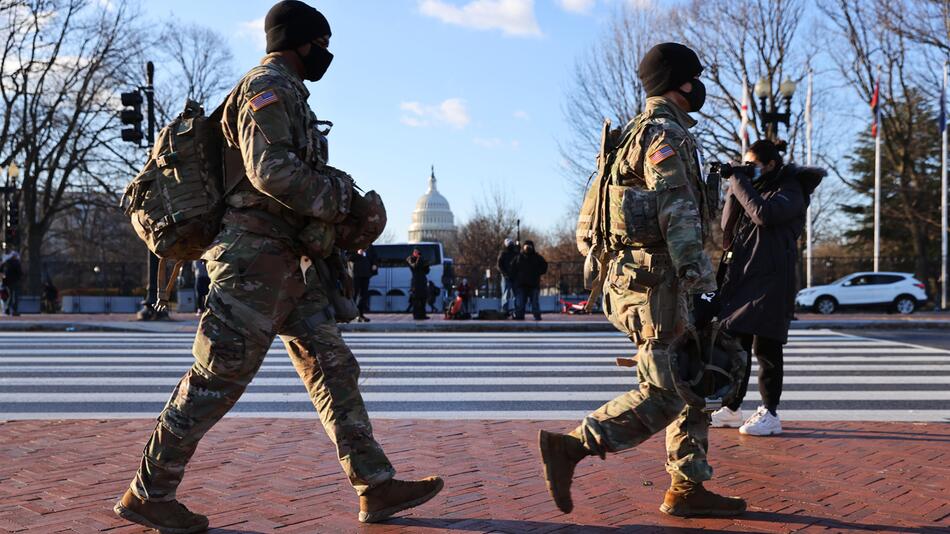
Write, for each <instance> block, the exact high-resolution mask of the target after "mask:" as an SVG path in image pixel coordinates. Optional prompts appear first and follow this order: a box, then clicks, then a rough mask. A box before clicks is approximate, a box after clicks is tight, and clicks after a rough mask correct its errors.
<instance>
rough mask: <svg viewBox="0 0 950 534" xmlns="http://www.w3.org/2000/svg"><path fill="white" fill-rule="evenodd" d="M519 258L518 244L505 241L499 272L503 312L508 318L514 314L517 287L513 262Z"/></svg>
mask: <svg viewBox="0 0 950 534" xmlns="http://www.w3.org/2000/svg"><path fill="white" fill-rule="evenodd" d="M516 257H518V244H517V243H515V242H514V241H512V240H511V239H505V248H503V249H502V251H501V253H500V254H498V262H497V267H498V272H500V273H501V312H502V313H504V314H505V316H506V317H510V316H512V315H513V314H514V310H515V285H514V281H513V280H512V273H511V262H512V261H514V259H515V258H516Z"/></svg>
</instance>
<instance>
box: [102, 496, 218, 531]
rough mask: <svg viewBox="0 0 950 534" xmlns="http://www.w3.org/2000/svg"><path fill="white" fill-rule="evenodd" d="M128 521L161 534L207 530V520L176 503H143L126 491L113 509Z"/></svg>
mask: <svg viewBox="0 0 950 534" xmlns="http://www.w3.org/2000/svg"><path fill="white" fill-rule="evenodd" d="M113 510H114V511H115V513H116V514H117V515H118V516H119V517H121V518H123V519H126V520H128V521H131V522H133V523H138V524H140V525H144V526H146V527H148V528H154V529H155V530H157V531H159V532H161V533H162V534H191V533H192V532H204V531H206V530H208V518H207V517H205V516H203V515H200V514H195V513H192V512H191V511H190V510H188V509H187V508H185V505H184V504H182V503H180V502H178V501H167V502H159V501H143V500H142V499H139V498H138V497H136V496H135V494H134V493H132V490H126V492H125V495H123V496H122V499H120V500H119V502H117V503H116V504H115V508H113Z"/></svg>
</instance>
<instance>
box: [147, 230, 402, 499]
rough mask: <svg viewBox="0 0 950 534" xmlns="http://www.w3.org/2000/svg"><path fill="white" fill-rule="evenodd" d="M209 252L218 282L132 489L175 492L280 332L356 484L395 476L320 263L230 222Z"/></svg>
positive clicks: (362, 487) (153, 494)
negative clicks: (303, 262) (305, 262)
mask: <svg viewBox="0 0 950 534" xmlns="http://www.w3.org/2000/svg"><path fill="white" fill-rule="evenodd" d="M205 259H207V260H208V274H209V275H210V277H211V289H210V293H209V295H208V310H207V311H206V312H205V313H204V315H203V316H202V317H201V321H200V323H199V324H198V333H197V335H196V336H195V343H194V348H193V353H194V357H195V362H194V364H193V365H192V367H191V369H190V370H189V371H188V372H187V373H186V374H185V376H184V377H183V378H182V379H181V381H180V382H179V383H178V386H177V387H176V388H175V391H174V392H173V393H172V396H171V398H170V399H169V401H168V403H167V404H166V406H165V409H164V410H163V411H162V413H161V415H159V417H158V424H157V425H156V427H155V430H154V432H153V433H152V436H151V438H149V440H148V443H147V444H146V446H145V451H144V455H143V458H142V463H141V465H140V467H139V470H138V473H137V474H136V476H135V479H134V480H133V481H132V485H131V487H132V491H133V492H134V493H135V494H136V495H137V496H138V497H140V498H142V499H148V500H158V501H167V500H172V499H175V491H176V489H177V487H178V485H179V484H180V483H181V480H182V477H183V476H184V474H185V466H186V465H187V463H188V461H189V460H190V459H191V457H192V455H193V454H194V453H195V449H196V448H197V446H198V442H199V440H201V438H202V436H204V434H205V433H206V432H208V430H210V429H211V427H212V426H214V424H215V423H217V422H218V421H219V420H220V419H221V418H222V417H224V415H225V414H226V413H227V412H228V410H230V409H231V407H232V406H234V404H235V403H236V402H237V401H238V399H239V398H240V397H241V394H242V393H243V392H244V390H245V388H246V387H247V386H248V384H250V382H251V379H252V378H254V375H255V374H256V373H257V371H258V369H259V368H260V366H261V364H262V363H263V361H264V356H265V355H266V354H267V351H268V350H269V349H270V347H271V343H272V342H273V339H274V336H275V334H276V335H279V336H280V338H281V340H282V341H283V343H284V346H285V347H286V348H287V352H288V353H289V355H290V359H291V361H292V362H293V365H294V368H295V369H296V371H297V374H298V375H299V376H300V378H301V380H302V381H303V383H304V385H305V386H306V389H307V392H308V394H309V396H310V400H311V401H312V402H313V405H314V407H315V408H316V410H317V412H319V414H320V420H321V422H322V423H323V427H324V429H325V430H326V432H327V434H328V435H329V437H330V439H331V440H333V442H334V443H335V444H336V449H337V454H338V457H339V460H340V464H341V465H342V466H343V471H344V472H345V473H346V475H347V477H349V480H350V483H351V484H352V485H353V487H354V488H355V489H356V492H357V493H358V494H362V493H364V492H365V491H366V490H367V489H369V488H370V487H373V486H375V485H378V484H380V483H383V482H385V481H387V480H389V479H390V478H392V477H393V475H394V474H395V471H394V470H393V467H392V465H391V464H390V462H389V460H388V459H387V458H386V455H385V454H384V453H383V450H382V448H381V447H380V445H379V444H378V443H377V442H376V440H375V439H374V438H373V430H372V426H371V425H370V421H369V416H368V415H367V413H366V408H365V406H364V404H363V399H362V396H361V395H360V392H359V389H358V379H359V374H360V368H359V364H358V363H357V361H356V358H355V357H354V356H353V353H352V352H350V350H349V348H348V347H347V346H346V344H345V343H344V341H343V338H342V336H341V335H340V331H339V329H338V328H337V326H336V322H335V320H334V319H333V313H332V311H331V310H330V307H329V302H328V298H327V294H326V291H325V289H324V287H325V286H324V284H325V278H327V277H329V274H328V273H327V271H326V266H325V265H324V264H323V262H322V261H320V260H314V265H311V266H310V267H309V269H308V270H307V272H306V276H304V274H303V273H302V272H301V268H300V259H299V257H298V256H296V255H295V254H294V253H293V252H292V251H291V250H290V248H289V247H288V246H287V245H286V244H284V243H283V242H281V241H278V240H275V239H271V238H267V237H263V236H260V235H256V234H252V233H248V232H243V231H241V230H240V229H236V228H225V229H224V230H223V231H222V232H221V234H219V236H218V238H217V240H216V241H215V244H214V245H213V246H212V247H211V248H210V249H209V251H208V252H207V253H206V254H205ZM322 275H323V276H322Z"/></svg>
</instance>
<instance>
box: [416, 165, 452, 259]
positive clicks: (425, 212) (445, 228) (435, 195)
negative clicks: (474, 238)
mask: <svg viewBox="0 0 950 534" xmlns="http://www.w3.org/2000/svg"><path fill="white" fill-rule="evenodd" d="M435 182H436V180H435V167H433V168H432V174H431V175H430V176H429V189H428V190H427V191H426V194H424V195H422V196H421V197H419V200H418V201H417V202H416V209H415V210H413V212H412V224H410V225H409V242H410V243H420V242H423V241H438V242H439V243H442V245H443V246H444V247H446V248H447V249H450V250H451V249H454V247H455V243H456V240H457V239H458V230H457V229H456V227H455V215H453V214H452V208H450V207H449V201H448V200H446V199H445V197H444V196H442V194H441V193H439V191H438V189H436V185H435Z"/></svg>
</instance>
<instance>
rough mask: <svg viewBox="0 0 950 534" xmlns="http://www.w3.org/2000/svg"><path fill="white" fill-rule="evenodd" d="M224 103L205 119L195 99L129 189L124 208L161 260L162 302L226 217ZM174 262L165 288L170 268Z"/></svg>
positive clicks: (160, 305) (158, 143)
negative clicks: (184, 269) (222, 128)
mask: <svg viewBox="0 0 950 534" xmlns="http://www.w3.org/2000/svg"><path fill="white" fill-rule="evenodd" d="M223 109H224V104H222V105H220V106H218V108H217V109H216V110H215V111H214V112H213V113H211V115H210V116H205V114H204V108H202V107H201V105H200V104H198V103H197V102H194V101H192V100H188V101H187V102H186V103H185V109H184V110H183V111H182V112H181V113H180V114H179V115H178V116H177V117H175V119H174V120H172V121H171V122H170V123H169V124H168V125H167V126H165V127H164V128H162V130H161V131H160V132H159V134H158V138H157V139H156V140H155V144H154V145H153V146H152V151H151V154H150V155H149V158H148V161H147V162H146V164H145V166H144V167H143V168H142V170H141V171H140V172H139V173H138V174H137V175H136V176H135V178H133V179H132V181H131V182H130V183H129V185H128V186H127V187H126V188H125V194H124V195H123V196H122V200H121V203H120V205H122V206H124V207H125V214H126V215H127V216H129V218H130V219H131V221H132V227H133V228H135V233H136V234H138V236H139V237H140V238H141V239H142V241H145V244H146V245H147V246H148V249H149V250H151V251H152V252H153V253H155V255H156V256H158V257H159V258H160V262H159V271H158V278H159V282H158V302H157V303H156V308H158V309H162V308H163V307H164V306H166V305H167V298H168V294H169V293H170V292H171V290H172V288H173V287H174V282H175V278H176V277H177V275H178V272H179V271H180V269H181V266H182V264H183V263H184V262H185V261H193V260H197V259H199V258H200V257H201V255H202V254H203V253H204V251H205V250H206V249H207V247H208V246H209V245H210V244H211V242H212V241H213V240H214V237H215V236H216V235H217V233H218V230H219V228H220V226H221V218H222V217H223V215H224V195H225V184H224V164H223V159H224V158H223V150H224V145H223V143H224V138H223V135H222V132H221V124H220V121H221V114H222V112H223ZM169 260H175V261H176V263H175V267H174V269H173V273H172V276H171V279H170V281H169V283H168V285H167V287H163V286H165V283H164V282H165V277H166V276H165V275H166V273H165V266H166V264H167V262H168V261H169Z"/></svg>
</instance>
